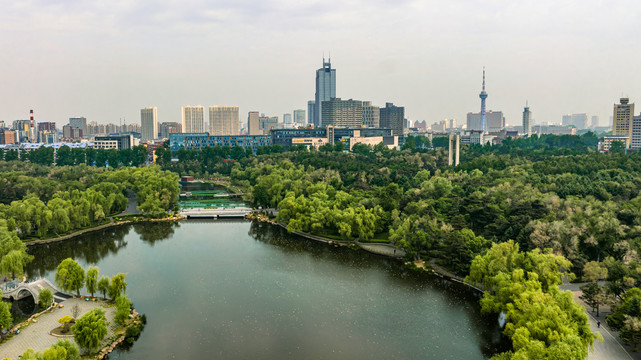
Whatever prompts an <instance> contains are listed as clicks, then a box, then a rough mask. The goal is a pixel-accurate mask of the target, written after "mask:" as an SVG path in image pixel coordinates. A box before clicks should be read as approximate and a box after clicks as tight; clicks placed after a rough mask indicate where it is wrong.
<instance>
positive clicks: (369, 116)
mask: <svg viewBox="0 0 641 360" xmlns="http://www.w3.org/2000/svg"><path fill="white" fill-rule="evenodd" d="M380 126H381V109H380V108H379V107H378V106H375V105H372V102H371V101H363V127H371V128H377V127H380Z"/></svg>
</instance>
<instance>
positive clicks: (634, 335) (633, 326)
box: [619, 315, 641, 351]
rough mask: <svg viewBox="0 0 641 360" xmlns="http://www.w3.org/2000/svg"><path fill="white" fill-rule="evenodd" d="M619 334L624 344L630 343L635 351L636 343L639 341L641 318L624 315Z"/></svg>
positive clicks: (640, 338) (640, 336)
mask: <svg viewBox="0 0 641 360" xmlns="http://www.w3.org/2000/svg"><path fill="white" fill-rule="evenodd" d="M619 336H620V337H621V340H623V341H625V343H626V344H630V345H632V347H633V348H634V351H637V350H638V349H637V345H638V344H639V342H641V319H639V318H638V317H632V316H630V315H625V320H624V321H623V327H622V328H621V332H620V334H619Z"/></svg>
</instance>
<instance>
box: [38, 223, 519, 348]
mask: <svg viewBox="0 0 641 360" xmlns="http://www.w3.org/2000/svg"><path fill="white" fill-rule="evenodd" d="M29 252H30V253H31V254H33V255H35V260H34V261H33V263H32V264H30V266H29V267H28V269H27V271H28V273H29V274H30V276H31V277H36V276H43V277H47V278H49V279H51V280H52V281H53V278H54V273H55V268H56V266H57V265H58V263H59V262H60V261H61V260H63V259H65V258H67V257H72V258H74V259H76V260H78V261H79V262H80V264H81V265H82V266H83V267H85V268H86V267H87V266H89V265H90V264H95V265H97V266H99V267H100V274H101V275H107V276H112V275H114V274H116V273H118V272H126V273H128V276H127V282H128V284H129V287H128V289H127V295H128V296H129V297H130V298H131V299H132V301H133V303H134V305H135V307H136V310H137V311H138V312H141V313H145V314H146V315H147V319H148V323H147V326H146V328H145V330H144V331H143V333H142V334H141V336H140V339H139V340H138V341H137V342H135V343H134V344H133V346H131V347H129V348H127V349H119V350H117V351H115V352H114V353H112V355H111V356H110V359H172V358H177V359H187V358H189V359H213V358H221V359H248V358H260V359H364V358H375V359H418V358H422V359H484V358H488V357H490V356H491V355H492V354H494V353H495V352H497V351H503V350H505V349H506V342H505V339H504V338H502V337H501V334H500V329H499V327H498V324H497V320H496V316H482V315H481V314H480V310H479V308H480V307H479V304H478V296H477V295H475V294H474V293H471V292H470V290H468V289H467V288H465V287H463V286H461V285H458V284H452V283H450V282H447V281H444V280H441V279H439V278H436V277H433V276H429V275H427V274H420V273H416V272H413V271H410V270H407V269H405V268H404V266H403V265H402V263H400V262H398V261H395V260H392V259H387V258H384V257H380V256H376V255H372V254H368V253H365V252H362V251H354V250H351V249H348V248H335V247H331V246H329V245H326V244H323V243H317V242H313V241H310V240H307V239H304V238H301V237H299V236H296V235H292V234H288V233H287V232H286V231H285V230H283V229H281V228H280V227H276V226H273V225H270V224H261V223H251V222H248V221H244V220H225V221H220V220H187V221H183V222H181V223H179V224H172V223H141V224H136V225H122V226H118V227H114V228H110V229H107V230H103V231H96V232H93V233H90V234H86V235H83V236H79V237H77V238H74V239H73V240H68V241H65V242H60V243H54V244H48V245H38V246H33V247H30V248H29ZM85 293H86V292H85ZM507 346H509V344H507Z"/></svg>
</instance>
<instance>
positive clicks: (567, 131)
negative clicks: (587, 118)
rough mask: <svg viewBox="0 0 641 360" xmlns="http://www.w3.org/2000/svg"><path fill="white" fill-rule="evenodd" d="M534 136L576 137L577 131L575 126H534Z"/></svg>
mask: <svg viewBox="0 0 641 360" xmlns="http://www.w3.org/2000/svg"><path fill="white" fill-rule="evenodd" d="M532 133H533V134H539V135H542V134H551V135H576V133H577V130H576V128H575V127H573V126H562V125H533V126H532Z"/></svg>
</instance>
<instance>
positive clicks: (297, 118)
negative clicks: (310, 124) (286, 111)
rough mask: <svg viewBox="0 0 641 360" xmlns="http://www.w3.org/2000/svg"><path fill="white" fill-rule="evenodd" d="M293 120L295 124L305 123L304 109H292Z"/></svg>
mask: <svg viewBox="0 0 641 360" xmlns="http://www.w3.org/2000/svg"><path fill="white" fill-rule="evenodd" d="M294 122H295V123H296V124H305V110H303V109H299V110H294Z"/></svg>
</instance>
